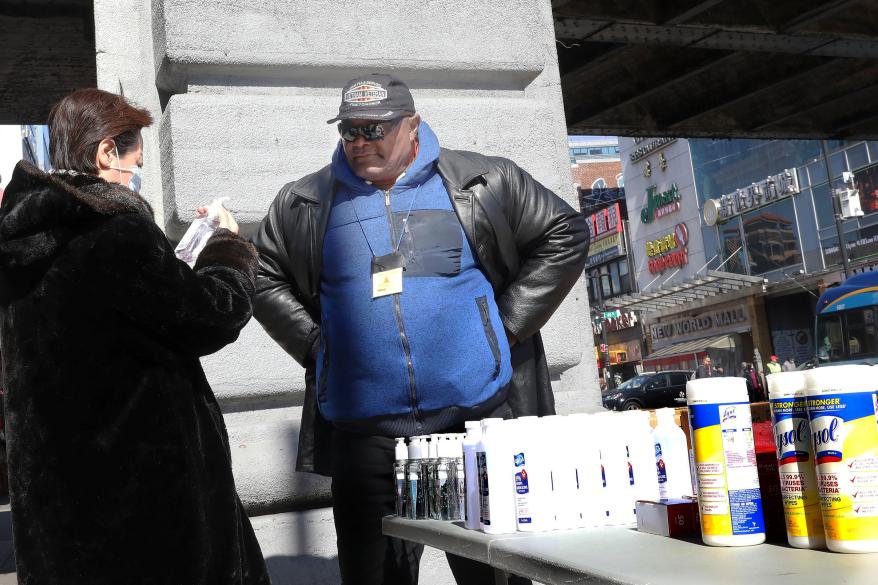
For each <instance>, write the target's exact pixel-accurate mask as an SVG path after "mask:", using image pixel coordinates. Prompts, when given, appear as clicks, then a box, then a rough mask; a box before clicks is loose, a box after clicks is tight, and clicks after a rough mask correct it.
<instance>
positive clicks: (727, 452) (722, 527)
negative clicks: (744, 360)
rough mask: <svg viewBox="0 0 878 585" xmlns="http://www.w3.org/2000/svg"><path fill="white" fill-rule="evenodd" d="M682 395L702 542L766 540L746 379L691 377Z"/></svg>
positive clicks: (725, 543) (739, 543) (735, 543)
mask: <svg viewBox="0 0 878 585" xmlns="http://www.w3.org/2000/svg"><path fill="white" fill-rule="evenodd" d="M686 401H687V402H688V403H689V420H690V424H691V428H692V439H693V447H694V450H695V469H696V473H697V475H698V508H699V511H700V515H701V538H702V540H703V541H704V544H707V545H710V546H749V545H754V544H761V543H763V542H765V520H764V518H763V515H762V496H761V494H760V492H759V474H758V472H757V468H756V448H755V443H754V440H753V423H752V420H751V417H750V401H749V396H748V394H747V383H746V382H745V380H744V378H731V377H729V378H706V379H701V380H691V381H689V382H688V383H687V384H686Z"/></svg>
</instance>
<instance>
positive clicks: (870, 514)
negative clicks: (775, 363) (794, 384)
mask: <svg viewBox="0 0 878 585" xmlns="http://www.w3.org/2000/svg"><path fill="white" fill-rule="evenodd" d="M876 372H878V370H875V369H874V368H873V367H871V366H859V365H849V366H833V367H826V368H817V369H815V370H810V371H808V372H807V373H806V383H807V386H808V398H807V402H806V406H807V408H808V417H809V418H810V420H811V435H812V440H813V447H814V456H815V459H816V461H817V488H818V490H819V493H820V504H821V508H822V510H823V526H824V530H825V532H826V546H827V547H829V550H832V551H836V552H849V553H859V552H878V414H876V410H878V409H876V394H875V389H876V388H878V381H876Z"/></svg>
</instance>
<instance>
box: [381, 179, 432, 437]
mask: <svg viewBox="0 0 878 585" xmlns="http://www.w3.org/2000/svg"><path fill="white" fill-rule="evenodd" d="M384 209H385V211H386V212H387V223H388V224H389V225H390V249H391V250H395V247H396V242H397V241H399V240H398V238H397V235H396V230H395V229H394V226H393V210H392V209H391V208H390V189H388V190H386V191H385V192H384ZM403 229H405V226H403ZM393 314H394V317H395V318H396V327H397V329H398V330H399V338H400V340H401V341H402V350H403V353H404V354H405V363H406V368H407V369H408V374H409V401H410V402H411V406H412V414H413V415H414V417H415V421H416V422H417V423H418V429H420V428H421V422H422V420H423V417H422V416H421V410H420V408H418V385H417V383H416V382H415V365H414V363H412V348H411V346H410V345H409V338H408V335H407V334H406V332H405V325H404V323H403V321H402V303H401V302H400V300H399V295H398V294H395V295H393Z"/></svg>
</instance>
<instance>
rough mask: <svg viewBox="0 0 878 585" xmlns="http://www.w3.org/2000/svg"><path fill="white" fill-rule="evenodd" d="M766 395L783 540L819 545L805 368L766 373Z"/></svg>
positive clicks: (819, 523) (796, 544)
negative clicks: (776, 471)
mask: <svg viewBox="0 0 878 585" xmlns="http://www.w3.org/2000/svg"><path fill="white" fill-rule="evenodd" d="M768 396H769V401H770V403H771V423H772V426H773V429H774V439H775V447H776V450H777V465H778V471H779V475H780V490H781V495H782V497H783V512H784V518H785V520H786V527H787V540H788V541H789V543H790V546H793V547H796V548H822V547H824V546H826V539H825V538H824V537H823V516H822V514H821V511H820V496H819V494H818V492H817V470H816V468H815V463H814V450H813V448H812V446H811V444H812V441H811V425H810V423H809V420H808V412H807V410H806V409H805V372H781V373H779V374H771V375H769V376H768Z"/></svg>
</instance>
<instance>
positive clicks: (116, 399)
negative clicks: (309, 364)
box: [0, 89, 269, 585]
mask: <svg viewBox="0 0 878 585" xmlns="http://www.w3.org/2000/svg"><path fill="white" fill-rule="evenodd" d="M151 122H152V118H151V116H150V114H149V112H147V111H146V110H143V109H140V108H136V107H134V106H132V105H131V104H130V103H129V102H128V101H126V100H125V99H124V98H122V97H120V96H117V95H113V94H110V93H107V92H104V91H101V90H97V89H85V90H80V91H77V92H74V93H72V94H70V95H68V96H67V97H65V98H64V99H62V100H61V101H60V102H59V103H58V104H57V105H56V106H55V107H54V108H53V109H52V111H51V113H50V114H49V135H50V140H51V142H50V154H51V160H52V164H53V166H54V168H55V169H57V170H56V171H54V172H53V173H52V174H46V173H44V172H42V171H41V170H39V169H37V168H36V167H34V166H32V165H30V164H28V163H27V162H24V161H22V162H20V163H19V164H18V165H17V166H16V168H15V171H14V172H13V175H12V179H11V180H10V182H9V185H8V186H7V189H6V193H5V195H4V198H3V203H2V206H0V336H2V337H0V341H2V347H3V356H2V359H3V372H4V376H5V377H4V384H5V390H6V393H7V396H6V407H7V410H6V416H7V421H6V422H7V439H8V442H7V446H8V452H9V478H10V503H11V510H12V527H13V542H14V547H15V561H16V569H17V574H18V580H19V582H20V583H28V584H34V585H37V584H64V585H122V584H124V585H194V584H196V583H200V584H204V585H208V584H209V585H263V584H268V583H269V578H268V575H267V571H266V567H265V561H264V559H263V558H262V553H261V551H260V549H259V544H258V543H257V541H256V538H255V535H254V533H253V529H252V528H251V527H250V522H249V520H248V519H247V516H246V515H245V513H244V510H243V508H242V506H241V502H240V501H239V499H238V495H237V493H236V491H235V484H234V479H233V477H232V466H231V461H230V453H229V444H228V439H227V436H226V430H225V426H224V423H223V418H222V414H221V413H220V409H219V406H218V405H217V401H216V398H215V397H214V394H213V392H212V391H211V388H210V386H209V385H208V383H207V379H206V378H205V376H204V371H203V370H202V369H201V365H200V363H199V358H200V357H201V356H204V355H207V354H210V353H213V352H215V351H217V350H219V349H220V348H222V347H223V346H225V345H226V344H228V343H230V342H232V341H234V340H235V339H236V338H237V337H238V333H239V332H240V330H241V328H242V327H243V326H244V324H245V323H247V321H248V320H249V319H250V315H251V295H252V293H253V288H254V283H255V278H256V252H255V250H254V249H253V247H252V246H251V245H250V244H249V243H248V242H247V241H245V240H244V239H242V238H241V237H240V236H238V235H237V232H238V226H237V224H236V223H235V220H234V219H233V218H232V217H231V215H229V214H228V212H225V211H224V212H223V213H222V214H221V216H220V229H218V230H217V232H216V233H215V234H214V235H213V237H211V238H210V240H209V241H208V243H207V245H206V247H205V248H204V251H203V252H202V253H201V255H200V256H199V257H198V261H197V263H196V264H195V267H194V269H192V268H189V266H187V265H186V264H185V263H184V262H182V261H180V260H178V259H177V258H176V257H175V255H174V249H173V246H172V245H171V244H170V242H168V240H167V238H166V237H165V235H164V234H163V233H162V230H161V229H160V228H159V226H157V225H156V224H155V221H154V219H153V212H152V209H151V208H150V206H149V204H148V203H147V202H146V200H145V199H143V198H142V197H141V196H140V195H139V194H138V191H139V187H140V168H141V167H142V166H143V165H144V163H147V164H149V163H152V164H157V161H144V159H143V141H142V138H141V129H142V128H144V127H147V126H149V125H150V124H151ZM205 211H206V210H204V209H202V210H201V212H202V213H204V212H205Z"/></svg>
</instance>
